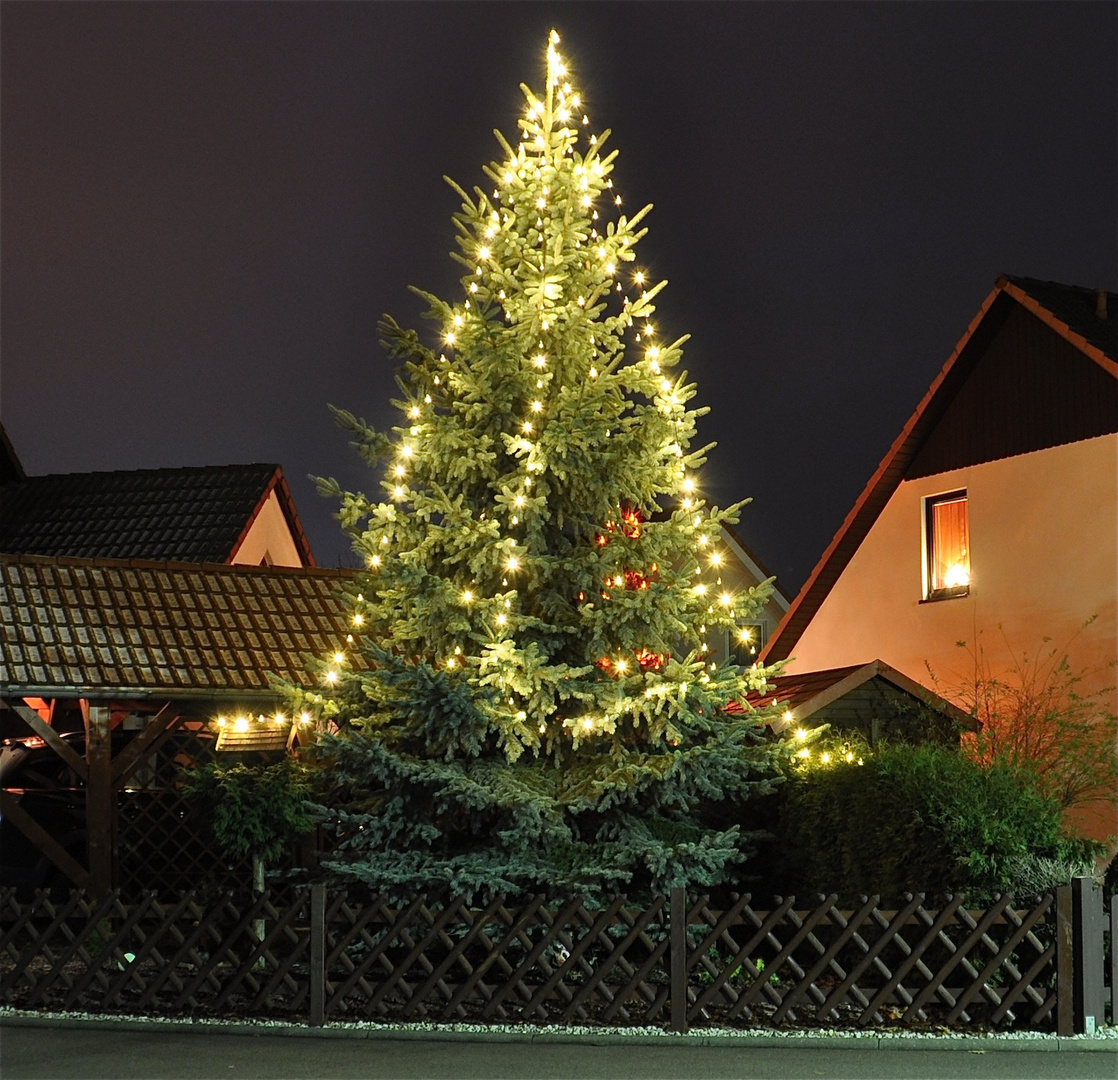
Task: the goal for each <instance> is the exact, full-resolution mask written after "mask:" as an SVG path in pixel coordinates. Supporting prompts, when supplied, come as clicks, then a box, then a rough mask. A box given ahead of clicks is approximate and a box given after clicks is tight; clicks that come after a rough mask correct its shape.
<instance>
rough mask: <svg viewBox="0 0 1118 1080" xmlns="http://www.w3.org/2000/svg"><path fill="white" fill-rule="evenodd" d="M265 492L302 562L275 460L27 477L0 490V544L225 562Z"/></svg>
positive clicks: (80, 554)
mask: <svg viewBox="0 0 1118 1080" xmlns="http://www.w3.org/2000/svg"><path fill="white" fill-rule="evenodd" d="M273 491H275V493H276V496H277V498H278V499H279V503H280V506H281V508H282V509H283V512H284V515H285V517H286V518H287V522H288V524H289V526H290V527H291V532H292V535H293V537H294V539H295V544H296V547H297V548H298V549H299V552H300V555H301V557H302V559H303V562H304V564H305V565H308V566H313V565H314V557H313V556H312V555H311V551H310V545H309V544H308V543H307V538H306V536H305V535H304V533H303V528H302V525H301V524H300V522H299V516H298V513H297V512H296V510H295V504H294V502H293V500H292V498H291V492H290V491H289V489H288V487H287V482H286V480H284V478H283V470H282V469H281V468H280V467H279V466H278V465H271V464H253V465H211V466H202V467H195V468H178V469H137V470H135V471H117V472H90V473H59V474H54V475H49V476H29V477H24V478H22V479H17V480H14V481H13V482H11V483H7V484H5V485H4V486H3V489H2V490H0V551H2V552H8V553H11V554H31V555H52V556H73V557H77V558H107V559H153V560H157V561H158V560H171V561H176V562H198V563H202V562H210V563H222V562H227V561H229V560H230V559H231V558H232V556H233V554H234V552H235V551H236V550H237V547H238V546H239V545H240V543H241V541H242V540H243V539H244V536H245V534H246V533H247V532H248V530H249V528H250V527H251V525H252V522H253V521H254V520H255V518H256V515H257V514H258V513H259V512H260V510H261V509H262V508H263V506H264V504H265V503H266V502H267V500H268V497H269V496H270V495H271V493H272V492H273Z"/></svg>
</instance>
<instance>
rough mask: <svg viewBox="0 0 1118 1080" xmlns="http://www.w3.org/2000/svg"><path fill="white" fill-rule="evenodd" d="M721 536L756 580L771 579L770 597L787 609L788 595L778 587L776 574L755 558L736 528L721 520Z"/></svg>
mask: <svg viewBox="0 0 1118 1080" xmlns="http://www.w3.org/2000/svg"><path fill="white" fill-rule="evenodd" d="M722 538H723V540H725V541H726V543H727V544H729V545H730V547H731V548H732V549H733V550H734V554H735V555H736V556H737V558H738V559H739V560H740V561H741V563H742V565H743V566H744V567H745V568H746V569H747V570H748V571H749V572H750V573H751V574H752V575H753V576H754V577H756V578H757V580H758V581H770V580H771V581H772V589H773V592H772V598H773V600H775V601H776V604H777V606H778V607H780V608H783V610H785V611H787V610H788V597H787V596H786V595H785V594H784V590H783V589H782V588H781V587H780V582H779V581H777V578H776V575H775V574H774V573H772V572H771V571H770V570H768V569H766V567H765V564H764V563H762V562H761V560H760V559H759V558H757V555H756V553H755V552H754V551H753V549H752V548H751V547H750V546H749V545H748V544H747V543H746V542H745V541H744V540H743V539H742V538H741V536H739V535H738V532H737V530H736V529H734V528H732V527H731V526H729V525H727V524H726V523H725V522H723V523H722Z"/></svg>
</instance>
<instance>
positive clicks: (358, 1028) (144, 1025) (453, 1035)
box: [0, 1007, 1118, 1053]
mask: <svg viewBox="0 0 1118 1080" xmlns="http://www.w3.org/2000/svg"><path fill="white" fill-rule="evenodd" d="M5 1020H7V1021H11V1022H14V1023H16V1024H20V1023H27V1024H34V1025H35V1026H40V1025H41V1026H52V1027H69V1026H74V1027H84V1026H86V1025H98V1026H101V1025H105V1026H114V1027H117V1028H121V1029H148V1030H150V1029H151V1028H155V1027H161V1028H164V1029H165V1030H179V1031H191V1030H198V1029H199V1028H204V1029H206V1030H209V1031H210V1032H212V1033H214V1034H219V1033H229V1034H233V1033H238V1034H240V1033H254V1034H265V1033H268V1034H276V1035H302V1036H318V1037H323V1036H338V1037H343V1038H344V1037H349V1038H374V1039H408V1040H411V1039H429V1040H431V1039H434V1040H440V1041H441V1040H460V1041H493V1042H580V1041H585V1040H590V1041H597V1042H615V1041H618V1040H624V1041H630V1042H631V1041H639V1042H641V1043H648V1042H659V1041H662V1040H665V1039H668V1040H675V1041H680V1040H683V1041H686V1042H691V1043H700V1044H704V1043H705V1044H710V1043H735V1042H737V1043H742V1042H753V1043H755V1044H756V1043H759V1042H764V1043H767V1044H769V1045H785V1046H790V1045H794V1044H801V1045H803V1044H812V1043H814V1044H816V1045H818V1044H819V1043H820V1042H825V1043H827V1044H828V1045H829V1046H831V1047H836V1048H837V1047H838V1046H841V1045H843V1044H846V1045H851V1046H858V1047H860V1048H862V1049H867V1048H868V1047H869V1046H871V1045H872V1046H879V1047H886V1048H890V1049H902V1048H908V1047H911V1048H913V1049H920V1048H923V1049H932V1048H933V1046H934V1045H935V1044H938V1047H937V1048H938V1049H959V1050H963V1049H973V1048H976V1047H983V1048H989V1049H1004V1050H1058V1049H1060V1048H1062V1047H1066V1048H1067V1049H1069V1050H1073V1049H1076V1050H1080V1049H1082V1050H1086V1049H1092V1050H1094V1049H1097V1050H1107V1051H1110V1052H1114V1053H1118V1027H1113V1026H1109V1027H1103V1028H1099V1029H1098V1030H1097V1031H1096V1032H1095V1033H1094V1034H1093V1035H1071V1036H1058V1035H1054V1034H1051V1033H1049V1032H1039V1031H991V1032H981V1033H976V1032H959V1031H950V1030H947V1029H944V1030H941V1031H934V1032H929V1031H909V1030H906V1029H903V1028H876V1029H847V1028H765V1027H751V1028H720V1027H704V1028H696V1029H692V1030H691V1031H690V1032H688V1033H687V1034H686V1035H678V1034H676V1033H674V1032H671V1031H667V1030H665V1029H664V1028H661V1027H580V1026H575V1025H571V1026H565V1025H564V1026H555V1025H552V1026H542V1025H541V1026H536V1025H533V1024H464V1023H411V1024H394V1023H377V1022H373V1021H358V1020H333V1021H329V1022H328V1023H327V1024H326V1025H325V1026H324V1027H321V1028H312V1027H309V1026H308V1025H306V1024H293V1023H290V1022H288V1021H284V1020H256V1019H252V1020H245V1019H228V1018H209V1017H207V1018H197V1019H191V1018H183V1017H166V1016H140V1015H125V1014H106V1013H89V1012H76V1011H63V1012H40V1011H35V1010H27V1009H13V1008H3V1007H0V1022H2V1021H5Z"/></svg>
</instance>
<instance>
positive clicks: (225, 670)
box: [0, 555, 351, 892]
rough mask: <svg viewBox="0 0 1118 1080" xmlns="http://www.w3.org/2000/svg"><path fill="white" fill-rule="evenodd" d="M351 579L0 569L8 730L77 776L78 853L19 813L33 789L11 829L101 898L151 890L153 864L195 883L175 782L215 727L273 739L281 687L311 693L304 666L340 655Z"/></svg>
mask: <svg viewBox="0 0 1118 1080" xmlns="http://www.w3.org/2000/svg"><path fill="white" fill-rule="evenodd" d="M350 574H351V572H349V571H344V570H322V569H308V568H280V567H267V566H264V567H245V566H225V565H217V564H187V563H171V562H155V561H144V560H114V559H79V558H72V557H66V556H60V557H51V556H40V555H3V556H0V623H2V625H0V636H2V645H0V685H2V687H3V696H2V706H3V717H4V721H5V723H6V724H8V725H10V726H9V730H13V729H15V728H18V727H20V726H22V725H26V726H25V727H24V728H23V730H24V732H25V734H26V735H28V736H32V738H33V741H34V740H38V739H41V740H42V745H40V746H39V747H38V748H37V749H39V751H40V753H44V752H45V749H46V748H49V749H50V750H52V751H53V752H54V754H56V755H57V757H58V758H59V759H61V762H62V763H63V764H64V766H65V767H66V768H67V769H68V770H70V774H71V776H72V777H73V778H74V783H73V788H72V789H71V795H73V793H74V792H78V793H80V794H79V795H78V798H79V799H80V801H81V802H82V805H81V806H80V807H78V808H77V809H78V810H79V811H80V813H81V816H82V818H83V819H84V825H85V828H84V851H75V850H74V849H73V847H72V846H71V847H69V848H68V847H67V845H66V844H65V843H64V842H63V840H64V838H63V837H62V836H60V835H55V833H56V832H57V830H52V828H51V827H50V826H49V824H44V822H43V821H42V820H41V819H40V820H37V819H36V815H35V814H34V813H31V812H28V811H27V810H26V809H25V808H24V806H23V805H22V803H23V802H24V801H25V800H26V796H27V794H28V793H27V790H26V787H25V786H23V785H20V786H16V785H15V784H13V787H11V788H9V787H8V786H7V783H5V788H4V790H3V791H2V792H0V800H2V803H0V810H2V815H3V819H4V821H5V824H6V827H8V828H12V827H14V828H15V829H17V830H18V831H19V833H20V834H21V835H22V836H23V837H24V838H26V839H27V840H29V841H30V842H31V843H32V844H34V846H35V847H36V848H37V849H38V850H39V851H41V852H42V853H43V855H44V856H45V857H46V858H47V859H49V860H50V862H51V863H52V864H53V865H54V866H55V867H57V868H58V870H59V871H61V872H62V873H63V874H64V875H65V876H66V877H67V878H68V879H69V880H70V881H72V882H74V883H75V884H76V885H79V886H83V887H86V888H90V889H92V890H94V891H95V892H103V891H105V890H107V889H109V888H111V887H114V886H116V885H120V884H121V883H122V882H124V881H125V880H127V879H129V878H130V876H131V877H136V878H138V879H139V878H142V877H143V874H144V873H145V870H146V869H150V867H148V868H145V867H144V866H143V865H138V862H139V863H140V864H142V863H143V862H144V861H145V860H147V861H150V860H152V859H156V858H158V859H159V860H160V861H161V862H162V863H165V864H166V865H167V866H168V867H170V868H174V869H176V870H177V871H178V872H180V873H188V872H189V869H190V867H189V865H188V864H189V863H190V861H191V860H199V859H205V858H206V857H207V855H206V853H204V852H203V853H198V854H192V853H191V851H190V850H188V847H189V845H188V844H187V843H186V842H185V839H184V832H183V819H184V816H185V815H184V813H183V808H182V805H181V801H180V799H179V796H178V794H177V792H175V790H174V787H173V782H172V777H173V773H174V767H175V766H177V765H181V764H188V763H190V761H194V760H200V759H202V758H204V756H205V755H206V754H208V753H209V752H211V751H212V749H213V743H214V737H215V734H216V724H217V718H218V716H219V715H223V714H225V715H228V716H229V717H230V719H232V718H233V717H236V716H241V717H244V718H246V720H245V722H246V723H247V722H249V719H248V718H251V722H254V723H262V722H265V720H266V718H272V721H271V722H273V723H275V722H276V721H275V720H274V716H275V713H276V710H277V709H278V708H279V707H280V705H281V699H280V694H279V693H278V692H277V691H276V689H275V688H274V686H273V684H272V679H273V678H274V677H278V678H280V679H286V680H290V681H292V682H296V683H300V684H303V685H310V684H312V682H313V679H314V676H313V675H312V673H311V672H310V671H309V670H308V663H307V661H308V658H311V657H326V656H328V655H330V654H331V653H333V652H334V651H335V650H337V649H339V648H342V649H344V647H345V641H346V637H347V629H348V628H347V624H346V619H345V616H344V614H343V612H342V609H341V606H340V604H339V602H338V600H337V599H336V592H337V590H338V587H339V586H341V585H343V584H344V579H345V578H346V577H347V576H349V575H350ZM291 722H292V721H291V720H287V719H285V720H284V721H281V723H291ZM28 728H29V729H30V730H29V731H28V730H27V729H28ZM76 746H77V747H79V748H80V750H79V749H75V747H76ZM168 748H171V749H173V751H174V753H173V754H172V756H171V758H170V759H169V760H168V758H167V753H168ZM26 750H27V740H26V738H24V739H22V740H19V741H18V742H16V741H13V740H9V741H8V743H7V744H6V746H5V753H9V752H16V751H18V752H26ZM176 757H177V758H178V760H175V758H176ZM153 843H158V844H160V845H161V849H160V850H158V851H156V850H153V848H152V845H153ZM145 851H146V853H147V854H146V855H145V854H144V853H145ZM201 869H202V868H201V867H199V870H201Z"/></svg>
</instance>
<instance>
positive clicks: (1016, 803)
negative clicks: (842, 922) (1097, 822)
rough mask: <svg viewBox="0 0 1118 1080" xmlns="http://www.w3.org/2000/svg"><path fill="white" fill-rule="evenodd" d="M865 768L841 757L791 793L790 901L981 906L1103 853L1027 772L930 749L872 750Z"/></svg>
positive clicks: (786, 799)
mask: <svg viewBox="0 0 1118 1080" xmlns="http://www.w3.org/2000/svg"><path fill="white" fill-rule="evenodd" d="M863 760H864V764H863V765H858V764H857V761H856V760H855V761H854V762H847V761H846V760H845V759H844V757H843V756H841V755H835V756H834V757H833V758H832V762H831V763H830V764H829V765H827V766H815V767H811V768H808V769H804V770H803V771H801V772H800V773H799V775H797V776H796V778H795V779H794V780H792V781H791V782H789V784H787V785H786V787H785V789H784V790H783V791H782V792H781V797H782V801H781V807H780V816H779V823H778V825H777V827H776V834H777V837H778V845H779V850H780V851H781V852H783V853H784V865H783V872H782V875H781V876H782V879H783V880H782V882H781V884H782V885H783V886H784V888H785V889H786V890H788V891H800V892H803V891H805V890H806V891H810V892H815V891H819V890H830V889H833V890H835V891H837V892H839V893H840V894H842V895H844V896H857V895H862V894H866V895H869V894H874V893H878V894H882V895H884V896H889V897H897V896H900V895H902V894H903V893H905V892H944V891H965V892H966V893H967V894H968V895H969V896H970V897H971V898H972V899H981V898H983V897H986V896H989V895H990V894H991V893H993V892H999V891H1001V892H1006V891H1010V892H1020V893H1021V894H1022V895H1024V894H1025V893H1032V892H1035V891H1038V889H1037V886H1038V885H1043V887H1046V888H1048V887H1051V885H1052V884H1053V883H1062V882H1063V881H1066V880H1067V879H1068V878H1070V877H1071V876H1073V874H1075V873H1084V872H1089V869H1090V865H1091V861H1092V857H1093V855H1094V854H1096V853H1097V845H1094V844H1092V843H1091V842H1089V841H1081V840H1079V841H1077V840H1069V839H1067V838H1066V837H1064V836H1063V835H1062V834H1061V831H1060V823H1061V810H1060V806H1059V804H1058V803H1057V802H1056V801H1055V800H1054V799H1052V798H1051V797H1050V796H1048V795H1046V794H1045V793H1044V792H1043V791H1042V790H1041V788H1040V787H1039V786H1038V784H1037V782H1036V779H1035V776H1034V775H1033V774H1032V773H1031V772H1029V771H1028V770H1022V769H1017V768H1014V767H1013V766H1012V765H1010V764H1008V763H1006V762H1004V761H996V762H993V763H992V764H990V765H988V766H982V765H981V764H979V763H977V762H975V761H974V760H973V759H971V758H970V757H968V756H966V755H965V754H963V753H961V752H960V751H959V750H957V749H954V748H952V747H947V746H941V745H935V744H932V743H926V744H923V745H920V746H908V745H899V744H898V745H891V746H883V747H880V748H878V749H875V750H874V751H872V752H870V751H869V750H866V751H865V753H864V756H863ZM1055 878H1060V879H1061V881H1059V882H1054V879H1055Z"/></svg>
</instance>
